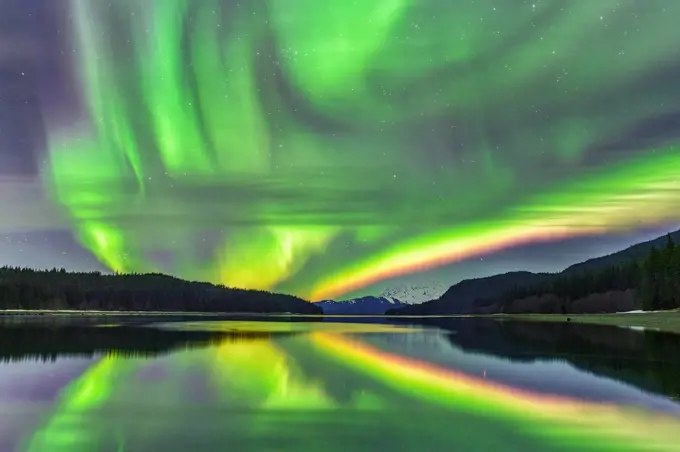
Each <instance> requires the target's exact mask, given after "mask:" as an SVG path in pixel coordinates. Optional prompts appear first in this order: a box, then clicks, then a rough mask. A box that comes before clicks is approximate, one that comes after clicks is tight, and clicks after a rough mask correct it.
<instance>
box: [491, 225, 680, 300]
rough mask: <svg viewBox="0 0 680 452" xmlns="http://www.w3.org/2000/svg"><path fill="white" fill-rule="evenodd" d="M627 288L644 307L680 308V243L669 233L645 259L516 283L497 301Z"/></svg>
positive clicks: (572, 296)
mask: <svg viewBox="0 0 680 452" xmlns="http://www.w3.org/2000/svg"><path fill="white" fill-rule="evenodd" d="M626 290H634V291H635V294H636V302H637V303H638V305H639V307H640V308H642V309H643V310H647V311H653V310H662V309H675V308H680V246H678V245H676V244H675V243H674V241H673V239H672V237H671V236H670V235H668V236H667V242H666V245H665V247H663V248H661V249H659V248H656V247H653V248H652V249H651V250H650V252H649V254H648V255H647V256H646V257H645V258H644V259H642V260H634V259H630V260H628V261H625V262H621V263H619V264H617V265H611V266H608V267H605V268H600V269H593V270H583V271H581V272H578V273H566V274H564V273H563V274H559V275H557V276H556V277H555V278H550V279H548V280H545V281H541V282H539V283H537V284H533V285H516V286H513V287H512V288H511V289H509V290H508V291H506V292H505V293H504V294H503V295H502V296H501V297H500V299H499V300H497V301H498V303H499V305H500V306H501V310H503V311H504V310H505V309H504V308H506V307H507V306H509V305H510V304H511V303H512V302H513V301H516V300H519V299H525V298H528V297H532V296H541V295H546V294H550V295H556V296H557V297H560V298H563V299H565V300H570V301H574V300H578V299H579V298H583V297H586V296H588V295H592V294H601V293H606V292H611V291H626ZM565 312H566V310H565Z"/></svg>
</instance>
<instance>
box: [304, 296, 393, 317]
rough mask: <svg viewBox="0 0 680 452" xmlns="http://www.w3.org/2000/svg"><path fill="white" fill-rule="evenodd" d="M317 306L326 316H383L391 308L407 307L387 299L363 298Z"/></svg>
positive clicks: (318, 303)
mask: <svg viewBox="0 0 680 452" xmlns="http://www.w3.org/2000/svg"><path fill="white" fill-rule="evenodd" d="M314 304H315V305H316V306H318V307H320V308H321V309H323V313H324V314H326V315H345V314H347V315H383V314H385V311H386V310H388V309H390V308H400V307H402V306H407V305H406V304H404V303H401V302H400V301H399V300H395V299H392V298H385V297H372V296H368V297H361V298H353V299H351V300H343V301H333V300H325V301H317V302H316V303H314Z"/></svg>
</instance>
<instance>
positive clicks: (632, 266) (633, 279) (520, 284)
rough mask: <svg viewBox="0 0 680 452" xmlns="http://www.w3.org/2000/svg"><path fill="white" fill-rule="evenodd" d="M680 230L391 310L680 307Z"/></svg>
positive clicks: (463, 285)
mask: <svg viewBox="0 0 680 452" xmlns="http://www.w3.org/2000/svg"><path fill="white" fill-rule="evenodd" d="M677 242H680V231H676V232H673V233H671V234H667V235H665V236H662V237H659V238H657V239H654V240H650V241H648V242H643V243H638V244H636V245H633V246H631V247H629V248H626V249H624V250H622V251H619V252H617V253H613V254H610V255H608V256H603V257H599V258H595V259H590V260H588V261H585V262H582V263H579V264H575V265H572V266H571V267H568V268H567V269H565V270H563V271H562V272H560V273H552V274H550V273H530V272H511V273H506V274H503V275H494V276H489V277H486V278H479V279H472V280H465V281H461V282H460V283H458V284H456V285H454V286H452V287H451V288H450V289H449V290H448V291H446V292H445V293H444V294H443V295H442V296H441V297H439V298H438V299H436V300H432V301H428V302H425V303H422V304H420V305H411V306H406V307H404V308H400V309H391V310H388V311H387V312H386V314H396V315H442V314H467V313H477V314H482V313H485V314H488V313H498V312H506V313H573V314H579V313H598V312H618V311H627V310H634V309H640V308H643V307H644V309H647V310H654V309H673V308H678V307H680V284H679V283H677V281H678V280H680V279H679V278H680V247H678V246H676V243H677Z"/></svg>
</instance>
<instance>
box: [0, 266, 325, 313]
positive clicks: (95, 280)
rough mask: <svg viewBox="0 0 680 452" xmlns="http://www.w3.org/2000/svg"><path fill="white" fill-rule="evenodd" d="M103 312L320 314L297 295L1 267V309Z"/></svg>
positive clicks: (161, 278) (157, 278) (147, 277)
mask: <svg viewBox="0 0 680 452" xmlns="http://www.w3.org/2000/svg"><path fill="white" fill-rule="evenodd" d="M6 309H27V310H103V311H150V312H154V311H156V312H157V311H178V312H225V313H228V312H252V313H286V312H290V313H299V314H321V313H322V311H321V309H320V308H319V307H318V306H315V305H314V304H312V303H309V302H307V301H305V300H303V299H301V298H298V297H295V296H292V295H284V294H276V293H270V292H265V291H259V290H245V289H233V288H229V287H225V286H219V285H214V284H210V283H205V282H191V281H184V280H182V279H178V278H175V277H172V276H167V275H162V274H157V273H152V274H115V275H105V274H101V273H100V272H91V273H69V272H67V271H65V270H64V269H59V270H57V269H54V270H46V271H43V270H32V269H25V268H12V267H2V268H0V310H6Z"/></svg>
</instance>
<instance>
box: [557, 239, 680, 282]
mask: <svg viewBox="0 0 680 452" xmlns="http://www.w3.org/2000/svg"><path fill="white" fill-rule="evenodd" d="M669 238H670V239H671V240H672V241H673V242H675V243H680V230H678V231H675V232H671V233H670V234H668V235H663V236H661V237H657V238H655V239H653V240H648V241H646V242H640V243H636V244H635V245H632V246H629V247H628V248H626V249H623V250H621V251H617V252H616V253H612V254H608V255H606V256H600V257H594V258H592V259H588V260H587V261H584V262H579V263H578V264H574V265H572V266H570V267H567V268H566V269H565V270H563V271H562V274H568V275H572V274H576V273H582V272H583V271H585V270H598V269H602V268H605V267H611V266H615V265H620V264H623V263H626V262H630V261H631V260H635V261H641V260H643V259H647V257H648V256H649V252H650V251H651V250H652V248H656V249H661V248H664V247H665V246H666V244H667V242H668V239H669Z"/></svg>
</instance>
